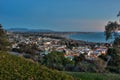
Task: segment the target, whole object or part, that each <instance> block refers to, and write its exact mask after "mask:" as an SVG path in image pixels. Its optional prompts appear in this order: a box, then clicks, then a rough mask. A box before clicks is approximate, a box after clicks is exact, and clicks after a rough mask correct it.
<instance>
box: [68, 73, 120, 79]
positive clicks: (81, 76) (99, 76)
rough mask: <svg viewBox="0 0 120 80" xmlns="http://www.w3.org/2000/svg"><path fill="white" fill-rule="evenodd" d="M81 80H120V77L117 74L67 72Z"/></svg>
mask: <svg viewBox="0 0 120 80" xmlns="http://www.w3.org/2000/svg"><path fill="white" fill-rule="evenodd" d="M66 73H68V74H71V75H72V76H73V77H74V78H76V79H78V80H79V79H80V80H120V75H119V74H115V73H89V72H66Z"/></svg>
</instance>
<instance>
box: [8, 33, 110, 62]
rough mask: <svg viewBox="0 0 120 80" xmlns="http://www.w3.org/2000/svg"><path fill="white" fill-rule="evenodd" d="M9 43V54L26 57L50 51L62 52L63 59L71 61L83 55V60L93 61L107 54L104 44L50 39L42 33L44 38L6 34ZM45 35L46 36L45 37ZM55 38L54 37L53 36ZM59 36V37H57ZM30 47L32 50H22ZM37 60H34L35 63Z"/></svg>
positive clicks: (23, 34) (31, 35) (32, 35)
mask: <svg viewBox="0 0 120 80" xmlns="http://www.w3.org/2000/svg"><path fill="white" fill-rule="evenodd" d="M7 35H8V37H9V41H10V42H11V43H12V51H11V53H14V52H15V53H19V55H22V56H24V55H26V54H31V53H34V54H36V55H43V54H45V55H47V54H49V53H50V52H52V51H57V52H64V57H65V58H69V59H70V60H73V58H74V57H75V56H79V55H80V54H85V58H86V59H88V60H94V59H96V58H98V56H100V55H102V54H103V55H105V54H106V53H107V49H108V45H109V44H105V43H100V44H98V43H94V44H93V43H91V44H92V45H91V44H90V43H89V42H88V43H89V44H86V43H85V42H81V43H80V42H78V41H76V42H75V40H70V39H67V38H62V37H61V38H56V37H50V36H48V35H51V33H48V34H46V33H43V35H44V36H41V35H39V34H38V35H34V34H30V33H29V34H28V33H13V32H8V33H7ZM46 35H47V36H46ZM54 36H55V35H54ZM57 36H59V35H57ZM25 46H27V48H29V47H32V50H29V49H27V50H23V49H25ZM37 59H38V58H35V60H36V61H37Z"/></svg>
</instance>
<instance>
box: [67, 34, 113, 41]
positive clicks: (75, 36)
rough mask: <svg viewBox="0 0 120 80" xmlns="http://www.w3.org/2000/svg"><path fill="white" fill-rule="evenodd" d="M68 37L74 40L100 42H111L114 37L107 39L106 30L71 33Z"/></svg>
mask: <svg viewBox="0 0 120 80" xmlns="http://www.w3.org/2000/svg"><path fill="white" fill-rule="evenodd" d="M68 38H70V39H73V40H83V41H87V42H98V43H110V42H112V41H113V40H114V39H110V40H108V41H106V38H105V35H104V32H91V33H80V34H71V35H69V36H68Z"/></svg>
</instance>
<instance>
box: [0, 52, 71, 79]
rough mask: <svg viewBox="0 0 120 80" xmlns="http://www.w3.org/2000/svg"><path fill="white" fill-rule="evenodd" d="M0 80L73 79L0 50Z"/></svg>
mask: <svg viewBox="0 0 120 80" xmlns="http://www.w3.org/2000/svg"><path fill="white" fill-rule="evenodd" d="M0 80H73V78H72V77H71V76H69V75H66V74H65V73H62V72H58V71H55V70H50V69H48V68H46V67H45V66H41V65H39V64H37V63H34V62H32V61H30V60H26V59H24V58H22V57H17V56H14V55H10V54H7V53H6V52H1V51H0Z"/></svg>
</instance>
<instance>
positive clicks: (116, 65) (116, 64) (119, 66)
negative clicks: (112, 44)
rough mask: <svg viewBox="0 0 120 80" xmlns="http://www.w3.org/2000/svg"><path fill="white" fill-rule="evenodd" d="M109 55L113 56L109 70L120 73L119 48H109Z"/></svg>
mask: <svg viewBox="0 0 120 80" xmlns="http://www.w3.org/2000/svg"><path fill="white" fill-rule="evenodd" d="M107 53H108V55H109V56H111V59H110V61H109V63H108V67H107V69H109V70H110V71H111V72H117V73H120V55H119V54H120V53H119V49H118V48H109V49H108V52H107Z"/></svg>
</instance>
